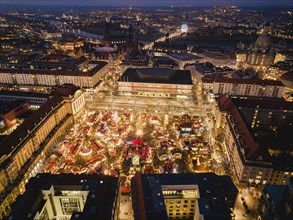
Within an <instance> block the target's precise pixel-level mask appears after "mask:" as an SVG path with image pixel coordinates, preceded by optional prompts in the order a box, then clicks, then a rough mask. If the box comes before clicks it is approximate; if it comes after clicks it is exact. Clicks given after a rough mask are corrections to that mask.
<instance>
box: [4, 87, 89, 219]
mask: <svg viewBox="0 0 293 220" xmlns="http://www.w3.org/2000/svg"><path fill="white" fill-rule="evenodd" d="M61 96H62V97H63V98H62V97H61ZM83 107H84V95H83V92H82V91H81V90H80V89H79V88H78V87H76V86H74V85H63V86H61V87H59V89H57V90H56V91H55V93H54V96H53V97H51V98H49V99H48V100H47V101H46V102H45V103H44V104H43V105H42V106H41V107H40V108H39V109H38V110H36V111H35V112H34V113H33V114H32V115H31V116H30V117H29V118H27V119H26V120H24V122H23V123H22V124H20V125H19V127H18V128H17V129H16V130H15V131H14V132H12V133H11V134H10V135H8V136H7V137H5V138H4V139H3V140H1V141H0V146H1V151H0V198H1V199H0V218H2V217H3V216H4V215H7V214H8V211H9V208H10V206H11V204H12V202H13V201H14V200H15V198H16V197H17V196H18V195H19V194H22V193H23V192H24V191H25V184H26V183H27V181H28V180H29V179H30V178H31V177H33V176H35V175H36V174H37V173H38V171H39V169H40V166H41V164H42V163H43V161H44V160H45V159H46V157H47V156H48V154H49V150H50V148H51V147H52V146H53V145H55V144H56V143H57V141H58V140H59V138H60V137H61V136H62V135H63V134H64V132H65V131H66V130H67V129H69V128H70V127H71V126H72V124H73V122H74V115H75V114H76V113H77V112H79V111H81V110H82V108H83Z"/></svg>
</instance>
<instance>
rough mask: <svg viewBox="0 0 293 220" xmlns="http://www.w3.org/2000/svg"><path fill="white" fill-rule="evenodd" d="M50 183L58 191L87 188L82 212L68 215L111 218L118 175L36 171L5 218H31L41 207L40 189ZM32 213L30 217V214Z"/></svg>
mask: <svg viewBox="0 0 293 220" xmlns="http://www.w3.org/2000/svg"><path fill="white" fill-rule="evenodd" d="M52 186H53V188H54V190H55V193H57V192H58V191H74V190H78V191H87V192H88V196H87V198H86V201H85V205H84V209H83V210H82V212H73V214H72V217H71V219H76V220H92V219H100V220H108V219H109V220H110V219H112V217H113V216H112V215H113V214H112V213H113V212H112V210H113V208H115V207H114V202H115V200H116V199H117V198H116V191H117V187H118V178H116V177H111V176H104V175H85V174H81V175H75V174H60V175H52V174H46V173H44V174H37V176H36V177H33V178H31V179H30V181H29V183H28V184H27V185H26V191H25V193H24V194H23V195H22V196H19V197H18V198H17V200H16V202H15V203H14V204H13V206H12V212H11V214H10V216H9V217H8V218H7V219H24V220H25V219H32V218H33V217H34V216H35V215H36V213H38V212H40V211H41V210H42V209H43V206H44V203H45V201H46V200H45V199H44V196H43V193H42V191H43V190H49V189H50V188H51V187H52ZM29 216H31V217H29Z"/></svg>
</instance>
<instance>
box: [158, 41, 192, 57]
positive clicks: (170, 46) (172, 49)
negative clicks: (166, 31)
mask: <svg viewBox="0 0 293 220" xmlns="http://www.w3.org/2000/svg"><path fill="white" fill-rule="evenodd" d="M186 51H187V44H185V43H183V44H179V43H174V42H171V43H170V42H168V41H166V42H155V43H154V46H153V52H154V55H155V56H165V55H166V54H171V53H173V54H174V53H184V52H186Z"/></svg>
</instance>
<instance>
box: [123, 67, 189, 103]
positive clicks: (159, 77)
mask: <svg viewBox="0 0 293 220" xmlns="http://www.w3.org/2000/svg"><path fill="white" fill-rule="evenodd" d="M118 86H119V88H118V92H119V93H120V94H122V95H132V96H146V97H161V98H170V97H177V98H186V97H188V96H190V95H192V87H193V84H192V80H191V75H190V72H189V71H188V70H172V69H161V68H140V69H132V68H128V69H127V70H126V71H125V72H124V73H123V75H122V76H121V77H120V79H119V80H118Z"/></svg>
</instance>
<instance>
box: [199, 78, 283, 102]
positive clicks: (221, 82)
mask: <svg viewBox="0 0 293 220" xmlns="http://www.w3.org/2000/svg"><path fill="white" fill-rule="evenodd" d="M202 83H203V88H204V89H206V90H208V91H209V92H210V93H212V94H214V95H216V96H217V95H220V94H229V95H235V96H256V97H272V98H281V97H282V95H283V92H284V90H285V86H284V85H283V83H282V82H280V81H274V80H259V79H238V78H226V77H221V78H210V77H203V78H202Z"/></svg>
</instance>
